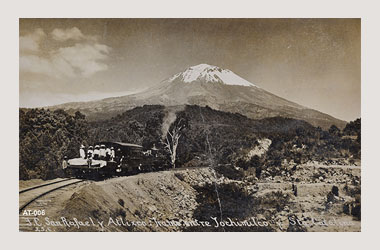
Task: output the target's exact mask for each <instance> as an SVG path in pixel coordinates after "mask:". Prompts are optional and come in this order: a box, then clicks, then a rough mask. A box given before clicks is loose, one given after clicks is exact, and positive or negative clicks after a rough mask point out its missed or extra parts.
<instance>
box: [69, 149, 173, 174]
mask: <svg viewBox="0 0 380 250" xmlns="http://www.w3.org/2000/svg"><path fill="white" fill-rule="evenodd" d="M96 144H97V145H105V146H106V147H107V148H111V147H113V148H114V149H115V157H106V158H103V159H93V158H91V157H87V158H86V159H83V158H73V159H64V160H63V163H62V166H63V169H64V171H65V173H66V175H67V176H71V177H77V178H99V177H112V176H122V175H133V174H138V173H143V172H153V171H160V170H164V169H168V168H169V165H168V163H167V160H165V156H164V155H163V154H162V153H161V152H160V151H159V150H158V149H156V148H155V147H153V148H151V149H145V150H144V148H143V147H142V146H141V145H137V144H131V143H124V142H98V143H96Z"/></svg>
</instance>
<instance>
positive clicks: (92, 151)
mask: <svg viewBox="0 0 380 250" xmlns="http://www.w3.org/2000/svg"><path fill="white" fill-rule="evenodd" d="M93 155H94V150H93V147H92V146H89V147H88V150H87V158H88V159H91V158H92V156H93Z"/></svg>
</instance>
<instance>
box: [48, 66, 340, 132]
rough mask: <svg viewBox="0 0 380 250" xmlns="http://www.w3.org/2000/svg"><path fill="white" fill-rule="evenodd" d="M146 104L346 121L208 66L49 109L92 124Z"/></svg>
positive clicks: (322, 122) (255, 116)
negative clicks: (133, 90) (124, 91)
mask: <svg viewBox="0 0 380 250" xmlns="http://www.w3.org/2000/svg"><path fill="white" fill-rule="evenodd" d="M146 104H149V105H154V104H160V105H164V106H176V105H184V104H191V105H199V106H209V107H211V108H213V109H216V110H221V111H226V112H232V113H240V114H243V115H245V116H247V117H249V118H253V119H262V118H267V117H275V116H281V117H288V118H295V119H300V120H305V121H307V122H309V123H310V124H312V125H313V126H320V127H322V128H324V129H326V128H329V127H330V126H331V125H333V124H334V125H336V126H338V127H339V128H342V127H344V126H345V124H346V122H345V121H342V120H339V119H336V118H334V117H332V116H330V115H327V114H324V113H322V112H319V111H317V110H313V109H309V108H307V107H304V106H301V105H299V104H297V103H294V102H291V101H288V100H286V99H284V98H281V97H279V96H276V95H274V94H272V93H270V92H268V91H265V90H264V89H262V88H260V87H258V86H256V85H255V84H253V83H251V82H249V81H247V80H245V79H243V78H242V77H240V76H238V75H237V74H235V73H234V72H232V71H231V70H228V69H222V68H220V67H217V66H212V65H208V64H199V65H196V66H192V67H189V68H187V69H186V70H184V71H183V72H179V73H177V74H175V75H173V76H171V77H169V78H167V79H166V80H164V81H161V82H160V83H159V84H157V85H156V86H154V87H152V88H150V89H147V90H145V91H143V92H140V93H136V94H131V95H126V96H121V97H111V98H106V99H102V100H97V101H90V102H75V103H66V104H61V105H57V106H53V107H49V108H51V109H58V108H62V109H64V110H67V111H69V112H75V111H77V110H79V111H80V112H82V113H84V114H85V115H86V116H87V117H88V118H89V119H90V120H95V119H105V118H110V117H111V116H114V115H116V114H119V113H122V112H124V111H126V110H128V109H132V108H134V107H137V106H143V105H146Z"/></svg>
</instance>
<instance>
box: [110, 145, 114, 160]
mask: <svg viewBox="0 0 380 250" xmlns="http://www.w3.org/2000/svg"><path fill="white" fill-rule="evenodd" d="M114 159H115V149H114V148H113V147H111V160H112V161H113V160H114Z"/></svg>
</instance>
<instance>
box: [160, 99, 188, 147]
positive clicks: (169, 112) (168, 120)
mask: <svg viewBox="0 0 380 250" xmlns="http://www.w3.org/2000/svg"><path fill="white" fill-rule="evenodd" d="M184 108H185V106H182V105H181V106H172V107H165V116H164V120H163V122H162V127H161V132H162V139H165V137H166V135H167V134H168V131H169V129H170V126H171V125H172V123H173V122H175V120H176V119H177V113H178V112H180V111H182V110H184Z"/></svg>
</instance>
